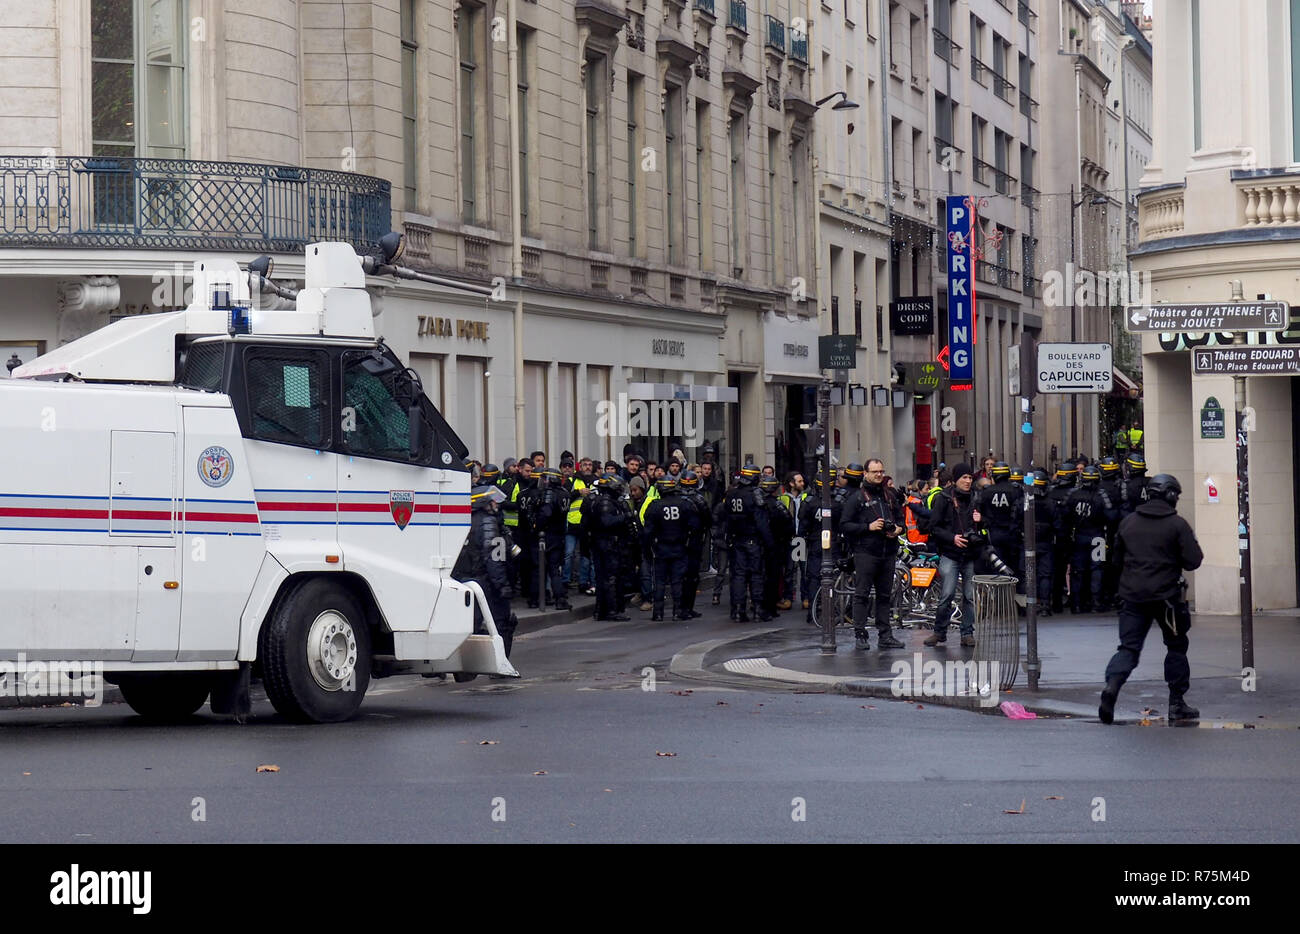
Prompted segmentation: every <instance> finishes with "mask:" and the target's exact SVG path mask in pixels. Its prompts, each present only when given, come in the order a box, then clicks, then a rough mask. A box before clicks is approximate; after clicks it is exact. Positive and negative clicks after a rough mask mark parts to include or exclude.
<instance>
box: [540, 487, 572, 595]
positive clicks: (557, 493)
mask: <svg viewBox="0 0 1300 934" xmlns="http://www.w3.org/2000/svg"><path fill="white" fill-rule="evenodd" d="M540 491H541V492H540V495H539V497H538V499H537V514H536V520H535V521H536V527H537V533H538V536H539V537H541V536H544V537H545V543H546V578H547V581H548V582H549V583H550V585H551V599H553V600H554V601H555V608H556V609H557V610H567V609H569V596H568V593H569V592H568V588H567V587H566V586H565V583H564V538H565V535H566V534H567V533H568V520H569V494H568V491H566V490H565V489H564V475H563V474H561V473H560V471H558V470H556V469H555V468H554V467H547V468H546V469H544V470H543V471H542V486H541V488H540Z"/></svg>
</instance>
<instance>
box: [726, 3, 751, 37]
mask: <svg viewBox="0 0 1300 934" xmlns="http://www.w3.org/2000/svg"><path fill="white" fill-rule="evenodd" d="M727 25H728V26H730V27H731V28H732V29H735V30H737V31H738V32H742V33H744V34H745V35H749V9H748V8H747V7H746V6H745V0H731V12H730V14H729V15H728V18H727Z"/></svg>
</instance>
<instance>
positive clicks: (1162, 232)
mask: <svg viewBox="0 0 1300 934" xmlns="http://www.w3.org/2000/svg"><path fill="white" fill-rule="evenodd" d="M1255 203H1256V208H1255V223H1258V222H1259V205H1260V204H1261V203H1262V198H1260V197H1259V196H1256V202H1255ZM1283 203H1284V202H1283ZM1278 207H1279V212H1281V210H1282V204H1281V203H1280V204H1279V205H1278ZM1270 214H1271V205H1270ZM1279 219H1280V218H1279ZM1268 222H1270V223H1271V221H1268ZM1246 224H1247V225H1250V224H1251V216H1250V212H1249V211H1247V213H1246ZM1182 232H1183V186H1182V185H1181V184H1179V185H1173V186H1169V187H1167V188H1162V189H1157V190H1155V191H1151V192H1143V193H1142V194H1140V195H1139V196H1138V236H1139V238H1140V239H1142V240H1144V241H1145V240H1154V239H1156V238H1158V237H1173V236H1176V235H1178V234H1181V233H1182Z"/></svg>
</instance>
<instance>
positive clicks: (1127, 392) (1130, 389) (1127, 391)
mask: <svg viewBox="0 0 1300 934" xmlns="http://www.w3.org/2000/svg"><path fill="white" fill-rule="evenodd" d="M1113 373H1114V379H1113V380H1112V388H1111V392H1112V393H1113V394H1115V395H1120V396H1128V397H1130V398H1136V397H1137V396H1138V395H1141V393H1142V384H1141V383H1137V382H1134V380H1133V378H1132V377H1131V376H1129V375H1128V374H1127V373H1125V372H1124V371H1123V370H1121V369H1115V370H1114V371H1113Z"/></svg>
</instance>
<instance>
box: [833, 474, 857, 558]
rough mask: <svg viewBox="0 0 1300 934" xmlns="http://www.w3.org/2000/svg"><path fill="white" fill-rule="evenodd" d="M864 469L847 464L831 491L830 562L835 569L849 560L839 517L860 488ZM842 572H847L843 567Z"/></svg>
mask: <svg viewBox="0 0 1300 934" xmlns="http://www.w3.org/2000/svg"><path fill="white" fill-rule="evenodd" d="M864 472H865V471H864V468H863V466H862V465H861V464H849V465H848V466H847V467H845V468H844V470H843V471H841V472H840V475H839V476H838V477H837V478H836V481H835V489H833V490H832V491H831V560H832V561H834V562H835V566H836V567H837V568H840V567H843V566H844V565H846V564H847V563H848V562H849V561H850V560H851V559H850V558H848V549H847V548H846V547H845V543H844V535H843V533H842V532H841V531H840V515H841V514H842V513H843V512H844V504H845V503H846V502H848V499H849V497H850V496H852V495H853V494H855V493H857V492H858V490H859V489H861V488H862V477H863V474H864ZM844 570H849V568H848V567H844Z"/></svg>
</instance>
